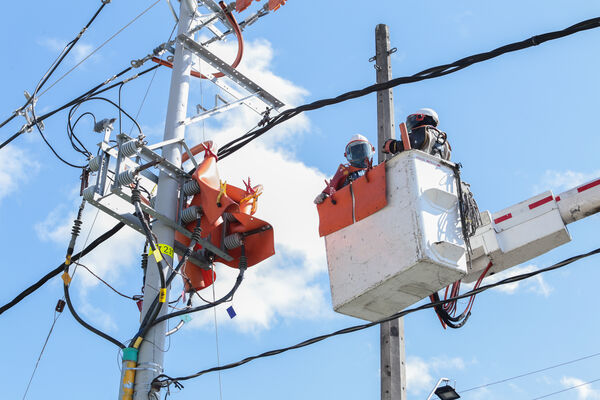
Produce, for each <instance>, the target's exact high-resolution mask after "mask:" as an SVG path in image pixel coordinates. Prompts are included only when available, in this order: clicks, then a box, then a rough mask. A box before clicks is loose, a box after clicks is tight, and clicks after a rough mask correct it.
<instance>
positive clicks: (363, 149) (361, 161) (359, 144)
mask: <svg viewBox="0 0 600 400" xmlns="http://www.w3.org/2000/svg"><path fill="white" fill-rule="evenodd" d="M374 152H375V148H374V147H373V145H372V144H371V143H369V141H368V140H367V138H366V137H364V136H363V135H359V134H358V133H357V134H355V135H352V137H351V138H350V141H349V142H348V144H347V145H346V149H345V151H344V156H345V157H346V159H347V160H348V161H349V162H350V164H351V165H352V166H354V167H357V168H367V167H368V165H369V163H370V162H371V159H372V158H373V153H374Z"/></svg>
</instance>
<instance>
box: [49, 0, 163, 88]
mask: <svg viewBox="0 0 600 400" xmlns="http://www.w3.org/2000/svg"><path fill="white" fill-rule="evenodd" d="M160 1H161V0H156V1H155V2H154V3H152V4H151V5H150V6H149V7H148V8H146V9H145V10H144V11H142V12H141V13H139V14H138V15H137V16H136V17H135V18H133V19H132V20H131V21H129V22H128V23H127V24H125V26H123V27H122V28H121V29H119V30H118V31H117V32H115V33H114V34H113V35H112V36H111V37H109V38H108V39H106V40H105V41H104V42H103V43H102V44H101V45H100V46H98V47H96V48H95V49H94V50H92V52H90V53H89V54H88V55H87V56H85V57H84V58H83V60H81V61H79V62H78V63H77V64H76V65H75V66H74V67H73V68H71V69H70V70H68V71H67V72H65V73H64V74H63V75H62V76H61V77H60V78H58V79H57V80H56V81H54V83H52V85H50V86H48V87H47V88H46V90H44V91H43V92H42V93H40V96H41V95H43V94H44V93H46V92H47V91H48V90H50V89H52V88H53V87H54V85H56V84H57V83H58V82H60V81H61V80H63V78H65V77H66V76H67V75H69V74H70V73H71V72H73V71H74V70H75V69H76V68H77V67H79V66H80V65H81V64H83V63H84V62H85V61H86V60H87V59H88V58H90V57H91V56H93V55H94V54H95V53H96V52H97V51H98V50H100V49H101V48H102V47H104V46H105V45H106V44H107V43H108V42H110V41H111V40H113V39H114V38H115V37H117V36H118V35H119V34H120V33H121V32H123V31H124V30H125V29H127V28H128V27H129V25H131V24H133V23H134V22H135V21H137V20H138V19H139V18H140V17H141V16H142V15H144V14H146V13H147V12H148V11H150V10H151V9H152V7H154V6H155V5H157V4H158V3H160Z"/></svg>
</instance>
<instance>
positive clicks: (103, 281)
mask: <svg viewBox="0 0 600 400" xmlns="http://www.w3.org/2000/svg"><path fill="white" fill-rule="evenodd" d="M73 264H75V265H77V266H79V267H82V268H84V269H85V270H86V271H87V272H89V273H90V274H91V275H92V276H93V277H94V278H96V279H98V280H99V281H100V282H102V283H104V285H105V286H107V287H108V288H109V289H110V290H112V291H113V292H115V293H116V294H118V295H119V296H121V297H124V298H126V299H129V300H135V299H134V298H133V296H128V295H126V294H124V293H121V292H119V291H118V290H117V289H115V288H114V287H112V286H111V285H110V284H109V283H108V282H106V281H105V280H104V279H102V278H100V277H99V276H98V275H96V274H95V273H94V271H92V270H91V269H90V268H89V267H87V266H86V265H84V264H82V263H80V262H74V263H73Z"/></svg>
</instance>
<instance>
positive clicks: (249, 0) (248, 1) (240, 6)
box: [235, 0, 252, 12]
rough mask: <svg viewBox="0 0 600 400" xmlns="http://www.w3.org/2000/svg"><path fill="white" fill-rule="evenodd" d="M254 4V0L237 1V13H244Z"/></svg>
mask: <svg viewBox="0 0 600 400" xmlns="http://www.w3.org/2000/svg"><path fill="white" fill-rule="evenodd" d="M250 4H252V0H237V1H236V2H235V11H237V12H242V11H244V10H245V9H246V8H248V7H249V6H250Z"/></svg>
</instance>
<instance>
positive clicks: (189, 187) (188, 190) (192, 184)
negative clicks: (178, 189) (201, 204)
mask: <svg viewBox="0 0 600 400" xmlns="http://www.w3.org/2000/svg"><path fill="white" fill-rule="evenodd" d="M183 193H184V194H185V195H186V196H193V195H195V194H198V193H200V185H199V184H198V182H196V181H195V180H194V179H192V180H191V181H188V182H186V183H184V184H183Z"/></svg>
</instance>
